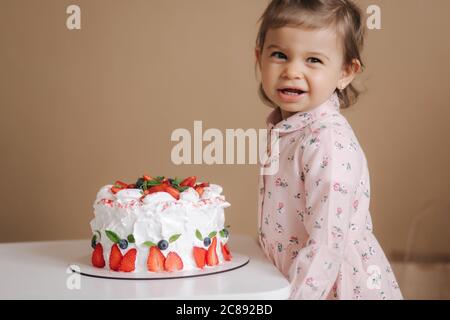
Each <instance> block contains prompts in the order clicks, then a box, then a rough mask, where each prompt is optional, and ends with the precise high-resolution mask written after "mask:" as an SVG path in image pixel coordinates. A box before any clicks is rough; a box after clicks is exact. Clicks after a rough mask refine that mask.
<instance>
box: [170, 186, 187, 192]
mask: <svg viewBox="0 0 450 320" xmlns="http://www.w3.org/2000/svg"><path fill="white" fill-rule="evenodd" d="M173 187H174V188H175V189H177V190H178V191H180V192H183V191H185V190H186V189H188V188H189V186H184V187H180V186H178V185H176V186H173Z"/></svg>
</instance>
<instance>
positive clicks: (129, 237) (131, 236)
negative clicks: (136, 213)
mask: <svg viewBox="0 0 450 320" xmlns="http://www.w3.org/2000/svg"><path fill="white" fill-rule="evenodd" d="M127 240H128V242H129V243H135V242H136V240H134V236H133V235H132V234H130V235H129V236H128V237H127Z"/></svg>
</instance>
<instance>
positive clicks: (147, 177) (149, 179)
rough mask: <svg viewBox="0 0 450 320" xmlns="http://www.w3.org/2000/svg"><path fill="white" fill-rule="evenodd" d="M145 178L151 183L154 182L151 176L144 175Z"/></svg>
mask: <svg viewBox="0 0 450 320" xmlns="http://www.w3.org/2000/svg"><path fill="white" fill-rule="evenodd" d="M143 178H144V180H145V181H151V180H154V179H153V178H152V177H151V176H148V175H146V174H144V176H143Z"/></svg>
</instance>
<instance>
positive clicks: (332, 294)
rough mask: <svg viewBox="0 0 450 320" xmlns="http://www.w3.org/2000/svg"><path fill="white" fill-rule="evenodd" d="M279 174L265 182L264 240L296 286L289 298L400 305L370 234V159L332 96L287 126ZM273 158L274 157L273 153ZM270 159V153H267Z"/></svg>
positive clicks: (272, 123) (282, 124)
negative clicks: (394, 302) (390, 301)
mask: <svg viewBox="0 0 450 320" xmlns="http://www.w3.org/2000/svg"><path fill="white" fill-rule="evenodd" d="M267 125H268V129H269V130H270V131H271V130H274V129H277V130H278V132H279V141H278V142H279V154H275V155H270V156H271V157H272V158H271V157H269V158H268V159H267V162H266V163H263V164H261V165H263V166H264V165H267V163H272V162H273V159H274V158H276V159H279V170H278V172H277V173H276V174H274V175H264V176H260V181H259V183H260V188H259V190H260V193H259V210H258V226H259V241H260V244H261V247H262V249H263V250H264V252H265V254H266V256H267V257H268V258H269V259H270V261H272V262H273V263H274V264H275V266H276V267H277V268H278V269H279V270H280V271H281V272H282V273H283V274H284V275H285V276H286V277H287V278H288V280H289V281H290V283H291V297H290V298H291V299H402V298H403V297H402V294H401V291H400V288H399V286H398V283H397V281H396V279H395V276H394V273H393V272H392V269H391V267H390V264H389V262H388V260H387V258H386V256H385V255H384V253H383V250H382V249H381V247H380V245H379V243H378V241H377V240H376V238H375V236H374V234H373V233H372V221H371V216H370V212H369V203H370V179H369V171H368V165H367V160H366V157H365V154H364V152H363V150H362V149H361V147H360V146H359V143H358V140H357V138H356V137H355V135H354V133H353V130H352V128H351V127H350V125H349V123H348V122H347V120H346V119H345V118H344V116H343V115H341V113H340V111H339V100H338V97H337V95H336V94H333V95H332V96H331V97H330V99H329V100H328V101H326V102H325V103H323V104H322V105H320V106H318V107H316V108H315V109H313V110H311V111H308V112H299V113H296V114H294V115H292V116H291V117H289V118H288V119H286V120H282V119H281V115H280V110H279V109H276V110H274V111H273V112H272V113H271V114H270V115H269V117H268V118H267ZM269 151H270V150H269ZM269 154H270V153H269Z"/></svg>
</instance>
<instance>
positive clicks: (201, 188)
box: [195, 187, 205, 197]
mask: <svg viewBox="0 0 450 320" xmlns="http://www.w3.org/2000/svg"><path fill="white" fill-rule="evenodd" d="M195 191H197V193H198V196H199V197H201V196H202V194H203V192H204V191H205V189H203V187H195Z"/></svg>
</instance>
